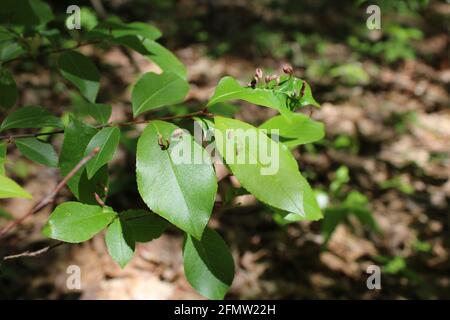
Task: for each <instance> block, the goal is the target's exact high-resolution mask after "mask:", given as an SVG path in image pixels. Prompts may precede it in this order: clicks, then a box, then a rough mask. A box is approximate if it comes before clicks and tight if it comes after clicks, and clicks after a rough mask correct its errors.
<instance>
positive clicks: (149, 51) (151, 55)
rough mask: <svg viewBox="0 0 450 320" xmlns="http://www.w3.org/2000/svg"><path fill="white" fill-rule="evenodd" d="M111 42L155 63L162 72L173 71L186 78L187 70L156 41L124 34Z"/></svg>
mask: <svg viewBox="0 0 450 320" xmlns="http://www.w3.org/2000/svg"><path fill="white" fill-rule="evenodd" d="M113 42H115V43H117V44H120V45H124V46H127V47H129V48H131V49H133V50H135V51H137V52H139V53H140V54H142V55H144V56H146V57H147V58H148V59H150V60H151V61H153V62H154V63H156V64H157V65H158V66H159V67H160V68H161V70H163V71H164V72H170V71H171V72H173V73H175V74H177V75H178V76H180V77H181V78H183V79H186V75H187V70H186V67H185V66H184V64H183V63H181V61H180V60H178V58H177V57H176V56H175V55H174V54H173V53H172V52H170V51H169V50H167V49H166V48H164V47H163V46H162V45H160V44H159V43H157V42H156V41H153V40H149V39H142V38H141V37H138V36H124V37H120V38H116V39H114V40H113Z"/></svg>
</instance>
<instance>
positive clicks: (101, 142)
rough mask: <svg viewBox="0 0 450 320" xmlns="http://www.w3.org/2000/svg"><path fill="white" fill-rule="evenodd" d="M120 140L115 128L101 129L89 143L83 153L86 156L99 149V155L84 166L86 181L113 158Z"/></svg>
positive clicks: (117, 129)
mask: <svg viewBox="0 0 450 320" xmlns="http://www.w3.org/2000/svg"><path fill="white" fill-rule="evenodd" d="M119 140H120V130H119V128H117V127H111V128H103V129H102V130H100V131H99V132H98V133H97V134H96V135H95V136H94V137H93V138H92V139H91V141H90V142H89V144H88V146H87V147H86V151H85V152H84V156H85V157H86V156H88V155H89V154H90V153H91V152H92V150H94V149H95V148H100V151H99V153H98V154H97V155H96V156H95V157H94V158H92V160H91V161H89V162H88V164H87V165H86V170H87V176H88V179H91V178H92V177H93V176H94V174H95V173H96V172H97V171H98V170H99V169H100V168H101V167H103V166H104V165H105V164H107V163H108V161H110V160H111V159H112V157H113V156H114V153H115V152H116V149H117V146H118V145H119Z"/></svg>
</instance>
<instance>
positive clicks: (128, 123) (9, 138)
mask: <svg viewBox="0 0 450 320" xmlns="http://www.w3.org/2000/svg"><path fill="white" fill-rule="evenodd" d="M195 116H205V117H212V116H213V114H212V113H209V112H208V111H207V109H203V110H200V111H196V112H192V113H188V114H183V115H178V116H167V117H159V118H153V119H147V120H135V121H126V122H116V123H107V124H102V125H99V126H96V128H97V129H102V128H106V127H115V126H117V127H127V126H132V125H136V124H142V123H149V122H150V121H154V120H163V121H167V120H175V119H190V118H193V117H195ZM60 133H64V130H58V131H51V132H38V133H25V134H17V135H3V136H0V140H6V141H7V142H12V141H14V139H20V138H36V137H40V136H48V135H53V134H60Z"/></svg>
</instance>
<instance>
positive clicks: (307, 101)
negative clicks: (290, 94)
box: [300, 83, 320, 108]
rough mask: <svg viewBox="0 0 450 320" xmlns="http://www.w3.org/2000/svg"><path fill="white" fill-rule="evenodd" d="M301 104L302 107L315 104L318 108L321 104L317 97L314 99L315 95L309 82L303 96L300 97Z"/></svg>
mask: <svg viewBox="0 0 450 320" xmlns="http://www.w3.org/2000/svg"><path fill="white" fill-rule="evenodd" d="M300 105H301V106H302V107H305V106H308V105H311V106H314V107H317V108H319V107H320V104H319V103H318V102H317V101H316V99H314V97H313V95H312V91H311V87H310V85H309V84H308V83H306V86H305V90H304V93H303V96H302V97H301V98H300Z"/></svg>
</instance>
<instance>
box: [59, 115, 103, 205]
mask: <svg viewBox="0 0 450 320" xmlns="http://www.w3.org/2000/svg"><path fill="white" fill-rule="evenodd" d="M97 132H98V130H97V129H95V128H94V127H91V126H89V125H87V124H85V123H83V122H81V121H80V120H78V119H76V118H73V117H70V120H69V124H68V125H67V127H66V129H65V130H64V142H63V145H62V149H61V154H60V157H59V166H60V168H61V174H62V175H63V176H66V175H67V174H68V173H69V172H70V171H71V170H72V169H73V168H74V167H75V166H76V165H77V164H78V162H80V160H81V159H82V158H83V157H84V152H85V150H86V147H87V145H88V144H89V142H90V141H91V139H92V137H94V135H95V134H96V133H97ZM67 186H68V187H69V189H70V190H71V191H72V193H73V194H74V195H75V197H77V199H78V200H80V201H82V202H85V203H92V204H95V203H97V202H96V200H95V197H94V192H97V194H99V195H103V194H104V193H105V191H104V190H105V187H107V186H108V175H107V170H106V168H104V169H101V170H99V171H98V173H97V174H96V175H95V176H94V177H93V178H92V179H90V180H89V179H88V178H87V173H86V170H85V169H81V170H79V171H78V172H77V173H76V174H75V175H74V176H73V177H72V178H71V179H70V180H69V181H68V183H67Z"/></svg>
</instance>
